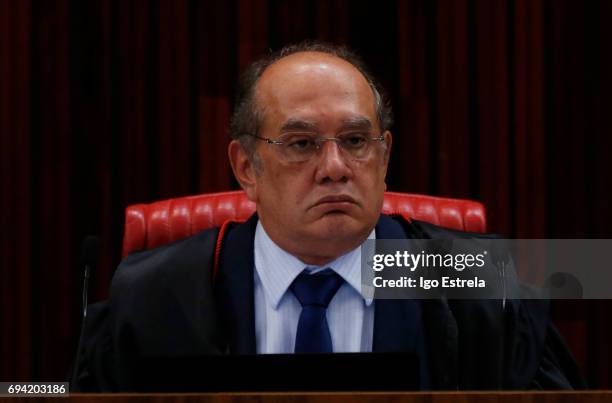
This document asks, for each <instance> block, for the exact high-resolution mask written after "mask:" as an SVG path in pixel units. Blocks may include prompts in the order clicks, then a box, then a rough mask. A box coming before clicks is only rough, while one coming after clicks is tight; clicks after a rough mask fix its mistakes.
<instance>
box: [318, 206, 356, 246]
mask: <svg viewBox="0 0 612 403" xmlns="http://www.w3.org/2000/svg"><path fill="white" fill-rule="evenodd" d="M312 232H313V236H316V237H317V238H319V239H320V240H323V241H324V242H332V243H333V242H334V241H337V242H342V243H346V242H349V243H351V242H361V241H362V238H363V237H364V233H366V232H368V230H367V228H365V227H364V223H363V220H359V219H357V218H355V217H353V216H351V215H349V214H346V213H345V212H342V211H332V212H328V213H326V214H324V215H323V216H321V218H319V219H318V220H317V223H316V225H315V226H314V228H313V230H312ZM366 236H367V234H366Z"/></svg>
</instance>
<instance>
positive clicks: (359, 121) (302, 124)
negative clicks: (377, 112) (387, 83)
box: [280, 116, 373, 132]
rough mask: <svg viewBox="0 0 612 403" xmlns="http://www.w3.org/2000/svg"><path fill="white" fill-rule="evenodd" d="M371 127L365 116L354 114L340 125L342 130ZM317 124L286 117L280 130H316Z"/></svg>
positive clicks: (367, 128)
mask: <svg viewBox="0 0 612 403" xmlns="http://www.w3.org/2000/svg"><path fill="white" fill-rule="evenodd" d="M372 127H373V125H372V122H371V121H370V119H368V118H367V117H365V116H355V117H350V118H347V119H344V120H343V121H342V126H341V127H340V130H341V131H344V130H371V129H372ZM317 129H318V126H317V124H316V123H314V122H312V121H308V120H302V119H288V120H287V121H286V122H285V123H283V125H282V126H281V128H280V130H281V132H291V131H306V132H316V131H317Z"/></svg>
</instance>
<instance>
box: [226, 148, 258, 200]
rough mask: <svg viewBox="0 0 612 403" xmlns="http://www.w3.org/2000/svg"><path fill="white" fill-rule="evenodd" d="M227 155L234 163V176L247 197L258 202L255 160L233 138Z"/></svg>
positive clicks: (232, 163) (231, 162)
mask: <svg viewBox="0 0 612 403" xmlns="http://www.w3.org/2000/svg"><path fill="white" fill-rule="evenodd" d="M227 155H228V157H229V160H230V164H231V165H232V171H234V176H235V177H236V180H237V181H238V183H240V186H241V187H242V189H243V190H244V191H245V192H246V195H247V197H248V198H249V200H251V201H252V202H255V203H257V180H256V174H255V167H254V166H253V161H251V160H250V159H249V156H248V154H247V152H246V150H245V149H244V147H242V144H240V142H239V141H238V140H232V141H231V142H230V144H229V146H228V148H227Z"/></svg>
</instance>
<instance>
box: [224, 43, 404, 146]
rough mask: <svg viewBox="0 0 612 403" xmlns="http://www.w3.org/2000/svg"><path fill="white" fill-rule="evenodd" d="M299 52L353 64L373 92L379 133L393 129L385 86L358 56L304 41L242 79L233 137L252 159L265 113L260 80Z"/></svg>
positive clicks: (255, 66) (252, 68)
mask: <svg viewBox="0 0 612 403" xmlns="http://www.w3.org/2000/svg"><path fill="white" fill-rule="evenodd" d="M298 53H319V54H325V55H328V56H330V57H334V58H337V59H340V60H343V61H345V62H346V63H349V64H350V65H352V66H353V67H354V68H355V69H356V70H357V71H359V72H360V73H361V75H362V76H363V78H364V80H365V81H366V82H367V83H368V85H369V86H370V88H371V90H372V94H373V98H374V103H375V110H376V117H377V121H378V126H379V127H380V130H381V131H383V132H384V131H386V130H389V129H390V128H391V125H392V124H393V116H392V110H391V106H390V104H389V103H388V102H387V100H386V97H385V94H384V91H383V89H382V87H381V86H380V85H379V84H378V83H377V82H376V80H375V79H374V77H373V76H372V75H371V74H370V73H369V71H368V70H367V68H366V67H365V64H364V63H363V61H362V60H361V58H360V57H359V56H357V55H356V54H355V53H353V52H352V51H350V50H349V49H347V48H346V47H344V46H336V45H329V44H324V43H319V42H303V43H300V44H296V45H290V46H286V47H284V48H283V49H281V50H280V51H278V52H275V53H273V54H270V55H268V56H266V57H264V58H262V59H259V60H257V61H256V62H254V63H253V64H251V65H250V66H249V68H247V70H246V71H245V72H244V74H243V75H242V76H241V79H240V83H239V87H238V94H237V97H236V103H235V106H234V112H233V115H232V118H231V122H230V134H231V137H232V138H234V139H239V140H240V142H241V143H242V144H243V146H244V147H245V149H246V150H247V152H248V153H249V154H250V155H251V156H253V153H254V149H255V147H254V141H253V138H252V137H250V136H248V135H249V134H259V132H260V128H261V124H262V121H263V113H264V112H263V107H262V105H259V104H258V102H257V98H256V92H257V90H256V89H257V86H258V83H259V79H260V78H261V77H262V75H263V74H264V72H266V71H267V69H268V68H269V67H271V66H272V65H274V64H276V63H278V62H280V61H281V60H282V59H285V58H287V57H290V56H292V55H295V54H298Z"/></svg>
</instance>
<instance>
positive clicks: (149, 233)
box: [123, 191, 486, 257]
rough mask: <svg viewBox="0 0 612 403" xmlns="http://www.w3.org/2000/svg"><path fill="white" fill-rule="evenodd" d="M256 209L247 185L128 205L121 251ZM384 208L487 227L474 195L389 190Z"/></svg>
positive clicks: (446, 223)
mask: <svg viewBox="0 0 612 403" xmlns="http://www.w3.org/2000/svg"><path fill="white" fill-rule="evenodd" d="M254 211H255V204H254V203H253V202H251V201H249V200H248V199H247V198H246V195H245V193H244V192H243V191H233V192H222V193H210V194H203V195H198V196H187V197H180V198H177V199H168V200H163V201H158V202H155V203H150V204H134V205H132V206H129V207H128V208H127V209H126V211H125V232H124V236H123V256H124V257H125V256H127V255H128V253H130V252H133V251H137V250H143V249H149V248H154V247H156V246H160V245H164V244H166V243H169V242H173V241H176V240H179V239H183V238H187V237H188V236H190V235H193V234H195V233H197V232H199V231H202V230H204V229H207V228H213V227H217V226H221V225H222V224H223V223H224V222H225V221H227V220H235V221H244V220H246V219H247V218H248V217H249V216H250V215H251V214H253V212H254ZM383 212H384V213H385V214H401V215H403V216H404V217H406V218H408V219H410V218H414V219H415V220H421V221H427V222H429V223H432V224H436V225H440V226H443V227H447V228H452V229H458V230H462V231H470V232H485V231H486V216H485V208H484V206H483V205H482V204H481V203H479V202H476V201H471V200H461V199H448V198H443V197H433V196H424V195H415V194H408V193H395V192H386V193H385V200H384V204H383Z"/></svg>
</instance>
